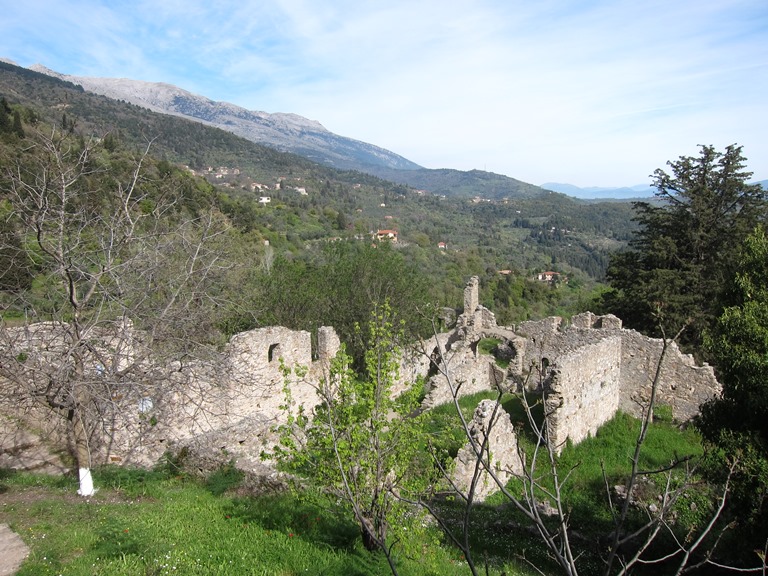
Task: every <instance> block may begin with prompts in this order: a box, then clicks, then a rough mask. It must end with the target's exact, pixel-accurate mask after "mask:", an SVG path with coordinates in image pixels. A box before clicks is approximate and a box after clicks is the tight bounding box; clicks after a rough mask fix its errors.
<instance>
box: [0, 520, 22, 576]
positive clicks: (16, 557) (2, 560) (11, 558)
mask: <svg viewBox="0 0 768 576" xmlns="http://www.w3.org/2000/svg"><path fill="white" fill-rule="evenodd" d="M28 554H29V548H27V545H26V544H24V541H23V540H22V539H21V538H20V537H19V535H18V534H16V533H15V532H14V531H13V530H11V529H10V528H9V527H8V525H7V524H0V576H12V575H13V574H15V573H16V571H17V570H18V569H19V566H21V563H22V562H24V559H25V558H26V557H27V555H28Z"/></svg>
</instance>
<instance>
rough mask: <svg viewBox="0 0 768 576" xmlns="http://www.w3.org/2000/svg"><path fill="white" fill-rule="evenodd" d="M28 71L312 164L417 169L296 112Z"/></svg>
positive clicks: (160, 86) (163, 87)
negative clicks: (197, 123) (201, 124)
mask: <svg viewBox="0 0 768 576" xmlns="http://www.w3.org/2000/svg"><path fill="white" fill-rule="evenodd" d="M29 69H30V70H34V71H35V72H40V73H41V74H47V75H49V76H53V77H55V78H59V79H60V80H65V81H67V82H71V83H72V84H76V85H80V86H82V87H83V89H85V90H87V91H89V92H93V93H95V94H101V95H103V96H107V97H109V98H113V99H115V100H124V101H126V102H130V103H131V104H135V105H137V106H141V107H143V108H148V109H149V110H152V111H154V112H160V113H163V114H173V115H175V116H182V117H184V118H190V119H194V120H199V121H201V122H204V123H206V124H209V125H211V126H216V127H218V128H221V129H223V130H226V131H228V132H232V133H234V134H237V135H238V136H242V137H243V138H246V139H248V140H251V141H252V142H256V143H258V144H266V145H268V146H271V147H273V148H276V149H278V150H280V151H283V152H291V153H293V154H298V155H299V156H304V157H305V158H308V159H310V160H312V161H314V162H318V163H320V164H325V165H327V166H331V167H334V168H340V169H343V170H359V171H361V172H368V171H370V169H371V168H373V167H383V168H387V169H397V170H414V169H419V168H421V166H419V165H418V164H416V163H414V162H411V161H410V160H407V159H405V158H403V157H402V156H399V155H397V154H395V153H394V152H390V151H389V150H385V149H384V148H380V147H379V146H374V145H373V144H367V143H365V142H361V141H359V140H354V139H352V138H346V137H344V136H339V135H337V134H334V133H333V132H330V131H329V130H327V129H326V128H325V127H324V126H323V125H322V124H320V123H319V122H316V121H314V120H309V119H307V118H304V117H303V116H299V115H298V114H283V113H272V114H270V113H267V112H259V111H253V110H247V109H245V108H242V107H240V106H236V105H234V104H230V103H228V102H216V101H214V100H211V99H209V98H206V97H205V96H199V95H197V94H193V93H191V92H188V91H187V90H183V89H181V88H179V87H177V86H173V85H171V84H165V83H162V82H144V81H141V80H130V79H127V78H91V77H86V76H70V75H67V74H61V73H59V72H56V71H54V70H50V69H49V68H46V67H45V66H42V65H40V64H35V65H33V66H30V67H29Z"/></svg>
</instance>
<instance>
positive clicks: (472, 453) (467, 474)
mask: <svg viewBox="0 0 768 576" xmlns="http://www.w3.org/2000/svg"><path fill="white" fill-rule="evenodd" d="M483 447H484V448H485V449H484V450H483ZM478 452H480V453H481V454H483V461H484V462H485V463H486V465H487V466H489V467H490V468H491V470H493V472H494V474H495V475H496V477H497V478H498V480H499V482H501V484H502V485H506V484H507V482H508V481H509V480H510V479H511V478H512V477H513V476H515V475H517V474H521V473H522V472H523V462H522V460H521V459H520V455H519V454H518V451H517V434H516V433H515V429H514V427H513V425H512V421H511V419H510V417H509V414H507V413H506V412H505V411H504V410H503V409H502V408H501V406H499V405H498V404H497V403H496V401H494V400H483V401H482V402H480V403H479V404H478V406H477V408H475V412H474V415H473V417H472V421H471V422H470V423H469V440H468V442H467V444H466V445H465V446H464V447H463V448H462V449H461V450H459V453H458V455H457V456H456V465H455V467H454V469H453V474H452V479H453V482H454V484H455V485H456V487H457V488H459V490H460V491H461V492H463V493H464V494H468V492H469V490H470V486H471V484H472V480H473V478H474V474H475V468H476V464H477V454H478ZM498 490H499V486H498V484H497V483H496V481H495V480H494V479H493V477H492V476H491V475H490V474H489V473H488V471H487V469H486V468H483V469H482V472H481V473H480V477H479V478H478V481H477V484H476V486H475V494H474V496H475V500H476V501H477V502H482V501H483V500H485V499H486V498H487V497H488V496H490V495H491V494H493V493H494V492H497V491H498Z"/></svg>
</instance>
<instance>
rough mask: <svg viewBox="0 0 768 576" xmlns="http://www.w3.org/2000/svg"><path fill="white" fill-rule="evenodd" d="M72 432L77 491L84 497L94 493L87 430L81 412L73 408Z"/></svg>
mask: <svg viewBox="0 0 768 576" xmlns="http://www.w3.org/2000/svg"><path fill="white" fill-rule="evenodd" d="M72 433H73V436H74V440H75V458H76V459H77V468H78V478H79V483H80V487H79V488H78V490H77V493H78V494H80V496H83V497H85V498H90V497H91V496H93V495H94V494H96V489H95V488H94V487H93V476H91V451H90V450H89V449H88V431H87V430H86V429H85V424H84V423H83V418H82V414H80V411H79V410H75V412H74V415H73V418H72Z"/></svg>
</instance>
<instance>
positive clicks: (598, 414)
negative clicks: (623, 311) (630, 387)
mask: <svg viewBox="0 0 768 576" xmlns="http://www.w3.org/2000/svg"><path fill="white" fill-rule="evenodd" d="M621 350H622V347H621V338H619V337H618V336H613V337H609V338H602V339H595V340H593V341H592V342H589V343H587V344H584V345H581V346H574V347H573V348H571V349H570V350H563V351H562V353H561V354H559V355H558V357H557V359H556V361H555V363H554V364H553V365H551V366H550V370H551V373H550V374H549V377H548V379H547V382H546V386H547V393H546V402H545V410H546V413H547V414H550V417H549V419H548V421H547V440H548V442H549V443H550V445H551V446H552V447H553V448H555V450H556V451H558V452H559V451H560V449H561V448H562V447H563V446H564V445H565V442H566V440H567V439H570V440H571V442H573V443H574V444H578V443H579V442H581V441H582V440H584V439H585V438H587V437H589V436H593V435H594V434H595V433H596V432H597V430H598V429H599V428H600V426H602V425H603V424H604V423H605V422H607V421H608V420H610V419H611V418H613V416H614V415H615V414H616V411H617V410H618V408H619V394H620V390H621Z"/></svg>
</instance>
